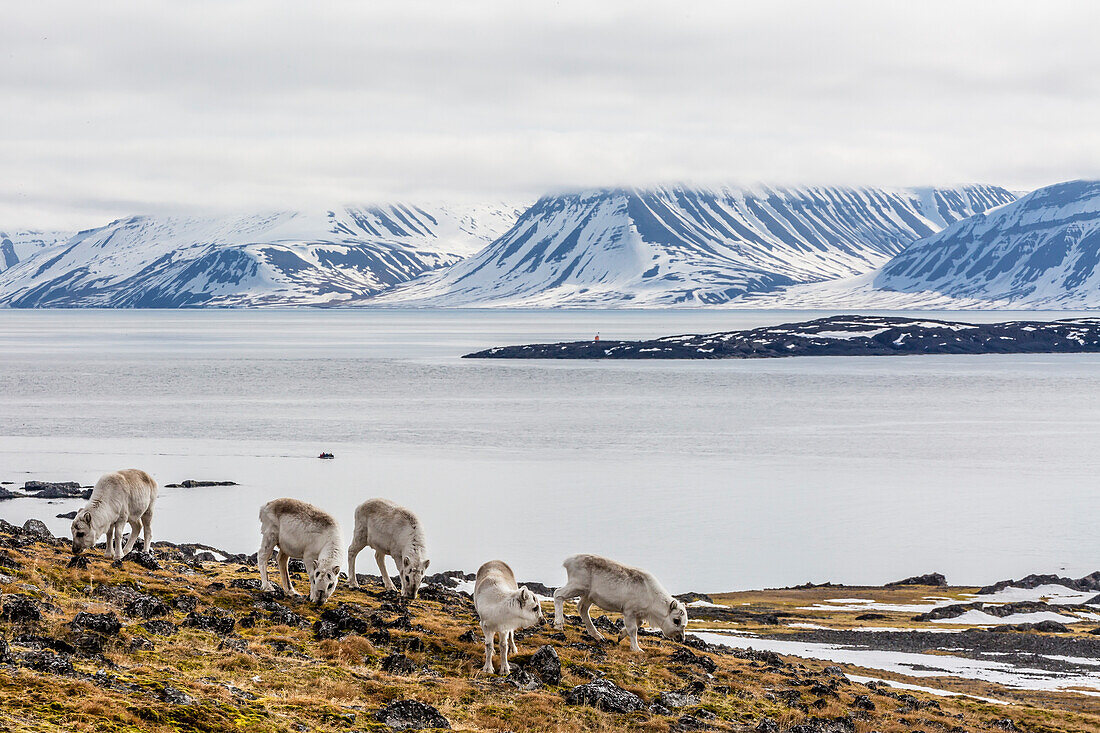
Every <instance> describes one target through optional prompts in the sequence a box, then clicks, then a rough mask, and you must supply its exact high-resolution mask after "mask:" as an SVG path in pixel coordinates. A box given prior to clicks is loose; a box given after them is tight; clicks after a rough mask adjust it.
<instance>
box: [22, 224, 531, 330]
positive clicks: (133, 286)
mask: <svg viewBox="0 0 1100 733" xmlns="http://www.w3.org/2000/svg"><path fill="white" fill-rule="evenodd" d="M522 210H523V209H522V207H517V206H510V205H504V204H501V205H497V206H490V205H482V206H473V207H465V208H463V207H443V206H436V207H417V206H409V205H405V204H390V205H385V206H375V207H361V208H356V207H349V208H343V209H337V210H333V211H329V212H325V213H302V212H280V213H273V214H264V215H248V216H223V217H211V218H200V217H150V216H135V217H130V218H127V219H120V220H118V221H115V222H112V223H111V224H108V225H107V226H105V227H101V228H99V229H92V230H89V231H85V232H80V233H79V234H77V235H76V236H74V237H72V238H71V239H69V240H68V241H66V242H65V243H64V244H62V245H59V246H55V247H52V248H50V249H49V250H47V251H42V252H39V253H38V254H37V255H36V256H34V257H31V258H30V259H28V260H25V261H22V262H19V263H18V264H16V265H15V266H14V267H11V268H9V269H8V270H6V271H5V272H2V273H0V304H4V305H9V306H14V307H48V306H57V307H80V306H98V307H150V308H159V307H181V306H198V305H207V306H244V305H281V304H287V305H294V304H321V303H329V304H335V303H339V302H342V301H349V300H354V299H357V298H362V297H364V296H366V295H369V294H371V293H375V292H378V291H380V290H383V289H385V288H389V287H392V286H393V285H395V284H397V283H400V282H404V281H406V280H409V279H410V278H413V277H415V276H417V275H419V274H421V273H423V272H426V271H428V270H432V269H435V268H438V267H442V266H444V265H448V264H451V263H453V262H457V261H458V260H460V259H462V257H464V256H468V255H469V254H471V253H472V252H476V251H477V250H479V249H481V248H482V247H484V246H485V245H486V244H487V243H488V242H490V241H492V240H493V239H494V238H495V237H497V236H499V235H500V234H502V233H503V232H504V231H507V229H508V228H509V227H510V226H511V225H512V224H513V223H514V222H515V220H516V218H517V217H518V216H519V215H520V213H522Z"/></svg>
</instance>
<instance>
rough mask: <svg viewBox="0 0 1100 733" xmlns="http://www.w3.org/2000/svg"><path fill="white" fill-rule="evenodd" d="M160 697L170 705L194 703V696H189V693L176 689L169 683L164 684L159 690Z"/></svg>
mask: <svg viewBox="0 0 1100 733" xmlns="http://www.w3.org/2000/svg"><path fill="white" fill-rule="evenodd" d="M161 699H163V700H164V701H165V702H166V703H170V704H172V705H194V704H195V698H193V697H191V696H190V695H188V694H187V693H186V692H183V691H182V690H177V689H176V688H175V687H172V686H171V685H165V686H164V689H163V690H162V691H161Z"/></svg>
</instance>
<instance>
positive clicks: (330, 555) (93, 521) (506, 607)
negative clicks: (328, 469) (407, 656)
mask: <svg viewBox="0 0 1100 733" xmlns="http://www.w3.org/2000/svg"><path fill="white" fill-rule="evenodd" d="M157 490H158V487H157V483H156V481H154V480H153V478H152V477H151V476H149V474H147V473H145V472H144V471H141V470H139V469H136V468H131V469H126V470H123V471H116V472H114V473H109V474H106V475H105V476H103V477H102V478H100V479H99V481H97V482H96V485H95V488H93V489H92V495H91V498H89V500H88V503H87V504H86V505H85V506H84V508H83V509H81V510H79V511H78V512H77V513H76V518H75V519H73V523H72V528H71V529H72V537H73V553H74V554H79V553H81V552H83V551H84V550H87V549H89V548H92V547H94V546H95V544H96V542H97V541H98V540H99V538H100V537H102V536H104V535H106V536H107V556H108V557H110V558H112V559H121V558H122V557H123V556H125V555H126V554H128V553H129V552H130V551H131V550H133V548H134V545H135V544H136V543H137V538H138V535H139V533H140V534H141V535H142V538H143V541H144V549H145V551H146V552H148V551H149V547H150V544H151V543H152V539H153V538H152V525H153V505H154V503H155V502H156V499H157ZM126 525H129V526H130V537H129V540H128V541H127V542H126V545H125V547H124V546H123V531H124V530H125V529H126ZM260 534H261V540H260V549H259V552H258V553H257V557H256V563H257V565H258V566H259V569H260V581H261V586H260V587H261V589H262V590H265V591H270V590H273V587H272V585H271V580H270V579H269V578H268V575H267V564H268V561H269V560H270V559H271V555H272V552H273V551H274V550H275V548H278V549H279V555H278V562H279V573H280V577H281V580H282V585H283V589H284V590H285V591H286V592H287V593H289V594H290V595H292V596H300V595H301V594H300V593H299V592H298V591H297V590H295V588H294V585H293V584H292V583H291V581H290V572H289V569H288V563H289V561H290V560H291V558H297V559H300V560H302V562H303V563H304V564H305V567H306V572H307V574H308V576H309V600H310V601H312V602H314V603H316V604H318V605H321V604H324V603H325V602H326V601H327V600H328V599H329V598H330V597H331V596H332V594H333V592H335V590H336V586H337V583H339V580H340V572H341V565H342V562H341V561H342V560H343V558H344V553H345V551H344V545H343V540H342V539H341V535H340V525H339V524H338V523H337V521H336V519H334V518H333V516H332V515H331V514H329V513H328V512H325V511H324V510H322V509H318V508H317V507H315V506H313V505H312V504H307V503H306V502H304V501H299V500H297V499H275V500H274V501H269V502H268V503H266V504H264V505H263V506H262V507H260ZM365 547H370V548H371V549H373V550H374V559H375V560H376V561H377V563H378V570H379V571H380V572H381V574H382V582H383V584H384V585H385V587H386V589H387V590H396V588H395V587H394V585H393V581H392V580H391V579H390V576H389V573H388V572H386V556H387V555H388V556H390V557H391V558H393V561H394V562H395V563H396V564H397V569H398V571H399V572H398V575H399V578H400V581H401V594H402V595H403V596H405V597H406V598H410V599H411V598H416V594H417V590H418V589H419V587H420V583H421V581H422V580H423V578H424V571H425V570H427V569H428V557H427V543H426V541H425V537H424V529H423V527H422V525H421V523H420V520H419V519H418V518H417V516H416V515H415V514H414V513H413V512H411V511H409V510H408V509H406V508H404V507H401V506H398V505H397V504H395V503H393V502H392V501H389V500H388V499H369V500H367V501H365V502H363V503H362V504H360V505H359V506H358V507H357V508H356V510H355V531H354V532H353V534H352V540H351V545H350V546H349V547H348V549H347V551H346V552H347V561H348V565H347V577H348V585H350V586H351V587H352V588H358V587H359V581H358V578H357V577H356V574H355V558H356V556H357V555H358V554H359V553H360V552H361V551H362V550H363V548H365ZM563 565H564V567H565V570H566V573H567V574H568V579H567V580H566V583H565V585H564V586H562V587H561V588H559V589H557V590H556V591H555V592H554V627H555V628H557V629H562V628H563V627H564V624H565V619H564V616H563V609H564V606H565V602H566V601H572V600H576V601H577V610H578V611H579V613H580V617H581V620H582V621H583V622H584V626H585V629H586V630H587V631H588V633H589V634H590V635H592V636H593V637H595V638H596V639H603V635H602V634H600V632H599V631H598V630H597V629H596V627H595V625H593V623H592V617H591V616H590V615H589V608H590V607H591V606H592V605H596V606H598V607H599V608H602V609H604V610H606V611H613V612H616V613H621V614H622V616H623V629H622V631H620V632H619V639H618V640H619V641H622V640H623V638H624V637H625V638H628V639H630V648H631V649H632V650H634V651H641V647H640V646H639V645H638V626H639V624H640V623H642V622H648V623H649V624H651V625H652V626H654V627H656V628H659V629H660V630H661V632H662V633H663V634H664V635H665V636H668V637H670V638H673V639H676V640H679V641H682V640H683V639H684V633H685V631H686V629H687V623H688V615H687V608H685V606H684V604H683V603H682V602H680V601H679V600H677V599H675V598H673V597H672V596H671V595H670V594H669V592H668V591H667V590H665V589H664V587H663V586H662V585H661V584H660V583H659V582H658V581H657V579H656V578H654V577H653V575H651V574H650V573H648V572H646V571H645V570H640V569H638V568H632V567H629V566H626V565H622V564H621V563H618V562H615V561H614V560H609V559H607V558H605V557H600V556H598V555H573V556H572V557H569V558H566V560H565V561H564V563H563ZM473 598H474V608H475V609H476V610H477V614H478V618H479V619H480V624H481V630H482V632H483V633H484V635H485V664H484V666H483V667H482V670H483V671H485V672H489V673H493V672H494V671H495V670H494V668H493V655H494V653H495V650H494V639H495V637H497V636H499V638H500V673H501V674H509V673H510V672H511V667H510V665H509V664H508V654H509V651H511V653H513V654H515V653H517V651H518V650H517V649H516V642H515V631H516V630H517V629H523V628H527V627H529V626H533V625H535V624H537V623H539V622H540V621H541V620H542V617H543V616H542V604H541V603H540V602H539V599H538V598H537V597H536V596H535V594H534V593H532V592H531V591H530V590H529V589H528V588H527V587H525V586H517V585H516V579H515V575H514V574H513V573H512V569H511V568H510V567H509V566H508V564H507V563H505V562H504V561H502V560H490V561H489V562H486V563H485V564H484V565H482V566H481V567H480V568H478V571H477V579H476V580H475V582H474V594H473Z"/></svg>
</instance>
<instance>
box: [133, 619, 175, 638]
mask: <svg viewBox="0 0 1100 733" xmlns="http://www.w3.org/2000/svg"><path fill="white" fill-rule="evenodd" d="M141 628H143V629H145V630H146V631H148V632H149V633H150V634H156V635H157V636H172V635H173V634H175V633H176V631H178V629H177V628H176V625H175V624H173V623H172V622H171V621H165V620H164V619H155V620H153V621H146V622H145V623H143V624H142V625H141Z"/></svg>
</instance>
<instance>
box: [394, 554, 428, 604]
mask: <svg viewBox="0 0 1100 733" xmlns="http://www.w3.org/2000/svg"><path fill="white" fill-rule="evenodd" d="M429 562H431V561H430V560H421V559H420V558H419V557H410V556H409V555H405V557H403V558H401V580H402V581H404V583H405V597H406V598H416V594H417V593H418V592H419V591H420V583H421V582H423V580H424V571H425V570H427V569H428V563H429Z"/></svg>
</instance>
